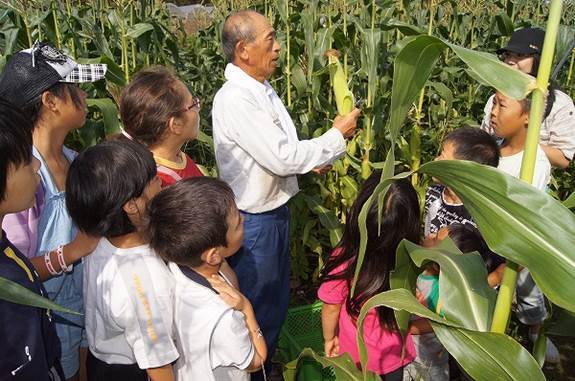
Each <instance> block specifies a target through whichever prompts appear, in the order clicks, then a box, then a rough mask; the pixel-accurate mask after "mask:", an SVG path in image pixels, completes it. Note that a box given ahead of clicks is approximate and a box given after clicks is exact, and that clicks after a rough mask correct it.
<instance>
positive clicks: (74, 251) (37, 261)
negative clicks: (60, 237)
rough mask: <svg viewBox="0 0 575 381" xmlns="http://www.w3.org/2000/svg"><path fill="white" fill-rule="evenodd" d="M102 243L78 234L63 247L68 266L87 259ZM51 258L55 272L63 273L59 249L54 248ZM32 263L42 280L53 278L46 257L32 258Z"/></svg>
mask: <svg viewBox="0 0 575 381" xmlns="http://www.w3.org/2000/svg"><path fill="white" fill-rule="evenodd" d="M99 241H100V239H99V238H95V237H90V236H89V235H87V234H85V233H82V232H78V234H77V235H76V238H74V240H73V241H72V242H70V243H68V244H67V245H63V247H62V254H63V256H64V262H65V263H66V265H67V266H70V265H71V264H73V263H75V262H76V261H78V260H79V259H80V258H82V257H85V256H86V255H88V254H90V253H91V252H92V251H94V249H95V248H96V246H97V245H98V242H99ZM48 255H49V256H50V263H51V264H52V267H53V269H54V270H55V271H57V272H59V271H62V266H61V265H60V262H59V261H58V253H57V248H54V249H53V250H52V251H50V253H49V254H48ZM30 262H32V264H33V265H34V268H35V269H36V272H37V273H38V276H39V277H40V280H42V281H45V280H47V279H50V278H52V277H53V276H54V275H52V274H50V271H49V270H48V266H47V265H46V259H45V258H44V255H39V256H37V257H34V258H30Z"/></svg>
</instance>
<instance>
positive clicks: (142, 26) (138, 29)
mask: <svg viewBox="0 0 575 381" xmlns="http://www.w3.org/2000/svg"><path fill="white" fill-rule="evenodd" d="M152 30H154V26H153V25H152V24H149V23H145V22H143V23H138V24H135V25H133V26H131V27H130V28H128V31H127V32H126V36H128V37H130V38H132V39H134V40H135V39H137V38H138V37H140V36H141V35H143V34H144V33H148V32H150V31H152Z"/></svg>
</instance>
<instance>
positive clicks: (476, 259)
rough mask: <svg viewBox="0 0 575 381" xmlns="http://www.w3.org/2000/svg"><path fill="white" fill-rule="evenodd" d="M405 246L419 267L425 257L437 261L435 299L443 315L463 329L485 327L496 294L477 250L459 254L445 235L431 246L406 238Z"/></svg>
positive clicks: (487, 327)
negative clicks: (415, 242) (436, 290)
mask: <svg viewBox="0 0 575 381" xmlns="http://www.w3.org/2000/svg"><path fill="white" fill-rule="evenodd" d="M405 249H406V250H407V251H408V252H409V255H410V257H411V259H412V260H413V261H414V262H415V264H416V265H417V266H419V267H422V266H423V265H424V264H425V263H427V262H429V261H433V262H435V263H437V264H439V267H440V268H441V272H440V274H439V301H440V303H441V310H442V311H443V313H444V316H445V317H446V318H447V319H449V320H450V321H452V322H454V323H456V324H457V325H459V326H461V327H464V328H467V329H473V330H476V331H488V330H489V327H490V326H491V318H492V316H493V310H494V308H495V299H496V297H497V295H496V293H495V291H494V290H493V289H492V288H491V287H489V285H488V284H487V271H486V269H485V262H483V259H482V258H481V256H480V255H479V254H478V253H476V252H474V253H466V254H465V255H463V254H462V253H461V251H459V249H458V248H457V247H456V246H455V244H454V243H453V241H451V239H449V238H446V239H445V240H443V241H442V242H441V243H440V244H439V245H437V246H436V247H434V248H433V249H427V248H425V247H422V246H419V245H416V244H414V243H411V242H408V241H407V242H405Z"/></svg>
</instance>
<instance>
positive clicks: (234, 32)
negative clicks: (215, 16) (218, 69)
mask: <svg viewBox="0 0 575 381" xmlns="http://www.w3.org/2000/svg"><path fill="white" fill-rule="evenodd" d="M254 14H258V13H257V12H255V11H249V10H245V11H239V12H236V13H233V14H231V15H229V16H228V17H227V18H226V21H225V22H224V28H223V30H222V48H223V50H224V56H225V57H226V61H227V62H233V61H234V58H235V53H236V45H237V44H238V42H240V41H245V42H252V41H253V40H255V38H256V36H255V31H254V30H253V28H252V24H253V22H252V21H253V19H252V17H253V16H254Z"/></svg>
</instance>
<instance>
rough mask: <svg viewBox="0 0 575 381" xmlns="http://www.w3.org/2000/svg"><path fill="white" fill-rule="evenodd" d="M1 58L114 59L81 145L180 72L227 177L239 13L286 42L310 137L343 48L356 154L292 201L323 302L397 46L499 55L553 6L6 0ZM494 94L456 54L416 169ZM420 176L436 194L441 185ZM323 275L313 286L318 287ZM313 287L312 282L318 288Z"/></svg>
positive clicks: (567, 179) (421, 137) (203, 141)
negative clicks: (221, 108) (224, 138)
mask: <svg viewBox="0 0 575 381" xmlns="http://www.w3.org/2000/svg"><path fill="white" fill-rule="evenodd" d="M180 3H181V2H180ZM0 5H1V9H0V52H1V53H2V54H1V56H0V66H3V64H4V62H5V60H6V59H7V58H8V57H9V56H10V54H12V53H14V52H16V51H18V50H20V49H23V48H27V47H29V46H30V45H31V44H32V43H33V42H34V41H35V40H47V41H50V42H51V43H53V44H55V45H56V46H58V47H60V48H62V49H64V50H66V51H67V52H69V53H70V54H71V55H73V56H74V57H77V58H78V60H79V61H82V62H104V63H107V64H108V65H109V73H108V75H107V81H106V82H105V83H104V82H100V83H96V84H94V85H90V86H89V87H87V88H86V90H87V92H88V98H89V102H88V105H89V109H90V115H89V118H88V121H87V124H86V126H85V127H84V128H83V129H81V130H78V131H76V132H75V134H74V135H73V136H71V137H70V139H69V142H68V143H69V145H71V146H72V147H74V148H75V149H77V150H81V149H82V148H84V147H87V146H90V145H93V144H96V143H97V142H98V141H100V140H101V139H104V138H105V136H106V135H109V134H112V133H115V132H117V131H118V130H119V121H118V113H117V106H116V104H117V101H118V97H119V94H120V91H121V88H122V86H124V85H125V84H126V82H127V81H129V79H130V76H131V75H132V74H133V73H134V72H136V71H138V70H139V69H140V68H142V67H146V66H150V65H166V66H170V67H172V68H173V69H174V70H175V71H176V72H177V73H178V75H179V76H180V78H181V79H182V80H183V81H184V82H185V83H187V84H188V86H189V87H190V89H191V91H192V93H193V94H194V95H196V96H198V97H200V98H201V99H202V100H203V101H204V104H205V105H206V106H205V107H203V109H202V111H201V117H202V120H201V130H202V133H201V135H200V137H199V138H198V140H196V141H194V142H190V143H189V144H188V146H187V147H186V150H187V151H188V152H189V153H190V155H191V156H192V157H193V158H194V159H195V160H196V162H198V163H199V164H201V165H202V167H203V168H204V169H205V170H206V172H208V173H210V174H212V175H216V173H217V169H216V168H215V161H214V156H213V147H212V142H211V137H210V136H211V117H210V110H211V102H212V99H213V96H214V94H215V92H216V91H217V90H218V89H219V87H220V86H221V85H222V83H223V80H224V79H223V69H224V66H225V62H224V59H223V56H222V53H221V50H220V43H219V41H220V30H221V26H222V23H223V21H224V19H225V16H226V15H228V14H229V13H230V12H231V11H233V10H238V9H243V8H248V7H249V8H253V9H257V10H259V11H260V12H262V13H264V14H265V15H266V16H267V17H268V18H269V19H270V20H271V22H272V24H273V25H274V27H275V29H276V32H277V35H278V39H279V40H280V42H281V45H282V53H281V58H280V68H281V69H278V71H277V73H276V75H275V77H274V78H273V79H272V80H271V83H272V85H273V86H274V88H275V89H276V90H277V92H278V94H280V96H281V97H282V99H283V100H284V103H285V104H286V105H287V107H288V109H289V111H290V112H291V115H292V117H293V119H294V121H295V122H296V125H297V126H298V127H299V135H300V137H301V138H302V139H305V138H311V137H314V136H318V135H320V134H321V133H323V132H324V131H325V130H326V129H327V128H329V127H330V125H331V122H330V120H331V119H332V118H333V117H334V115H335V113H336V110H335V102H334V100H333V99H332V93H331V87H330V83H329V72H328V70H327V68H326V58H325V57H324V52H325V51H326V50H327V49H329V48H335V49H337V50H339V51H340V52H341V54H342V57H341V60H342V63H343V65H344V68H345V70H346V71H347V73H348V76H349V79H350V88H351V90H352V92H353V93H354V94H355V96H356V98H360V99H361V100H362V101H363V110H364V114H363V118H362V120H360V127H361V128H360V130H359V131H358V133H357V135H356V136H355V138H354V139H353V140H352V141H351V142H350V144H349V145H348V152H347V156H346V157H345V158H344V159H343V160H340V161H338V162H337V163H336V164H335V166H334V169H333V170H332V171H331V172H330V173H328V174H327V175H326V176H324V177H321V176H317V175H312V174H310V175H306V176H302V177H300V187H301V188H302V192H301V193H300V194H299V195H298V196H296V197H295V198H294V199H293V200H292V202H291V209H292V215H293V216H294V217H293V218H292V233H291V234H292V237H291V251H292V273H293V289H294V290H296V291H295V293H294V298H292V299H293V301H294V303H301V302H302V301H307V300H310V299H313V297H314V295H313V290H315V287H313V284H314V283H313V280H314V279H315V277H316V275H317V271H318V268H319V267H320V266H321V264H322V260H323V259H324V258H325V257H326V255H328V254H329V251H330V248H331V247H333V246H334V245H335V244H336V243H337V242H338V240H339V238H340V237H341V232H342V228H341V227H342V223H345V212H346V209H347V208H348V207H349V206H350V205H351V203H352V201H353V200H354V199H355V196H356V193H357V191H358V187H359V185H360V184H361V181H362V179H365V178H366V177H367V176H368V175H369V173H370V172H371V170H373V169H374V168H378V167H380V166H381V163H382V162H383V160H384V159H385V154H386V152H387V150H388V148H389V144H390V143H389V141H388V140H386V135H387V131H386V122H387V120H388V113H389V107H390V93H391V80H392V75H393V65H392V64H393V59H394V56H395V53H396V52H397V51H398V50H399V49H400V47H401V46H402V44H404V41H405V38H406V37H409V36H411V35H415V34H420V33H427V34H432V35H434V36H436V37H439V38H442V39H445V40H447V41H450V42H452V43H455V44H458V45H461V46H464V47H467V48H471V49H476V50H483V51H488V52H494V51H495V50H496V49H498V48H499V47H501V46H502V45H503V44H504V43H505V42H506V40H507V38H508V37H509V36H510V35H511V33H512V32H513V30H514V29H516V28H520V27H526V26H540V27H544V23H545V20H546V12H547V8H546V5H545V3H544V2H532V1H523V0H516V1H509V0H508V1H468V0H465V1H449V0H445V1H437V0H428V1H409V0H404V1H398V0H378V1H375V0H373V1H369V0H356V1H341V0H339V1H325V0H322V1H320V0H305V1H288V0H276V1H263V2H262V1H257V2H254V1H247V0H240V1H222V0H217V1H213V3H212V6H213V7H212V6H210V7H209V8H198V9H197V10H196V11H194V12H191V13H190V14H188V15H187V16H185V17H175V16H173V15H171V14H170V12H169V11H168V7H167V6H166V4H164V3H163V2H162V1H158V0H156V1H152V0H140V1H135V0H116V1H112V0H97V1H93V2H84V1H72V0H66V1H46V0H30V1H24V0H22V1H0ZM574 40H575V4H574V3H572V2H566V4H565V6H564V12H563V18H562V27H561V30H560V36H559V40H558V43H557V51H556V63H559V62H563V64H562V65H561V68H560V70H559V71H558V75H557V78H556V81H557V83H558V84H559V86H560V87H561V88H562V89H563V90H564V91H565V92H566V93H568V94H570V95H571V97H573V96H574V95H575V80H574V78H573V71H574V68H573V66H574V57H575V54H573V51H570V49H569V48H570V47H572V46H573V45H572V43H573V41H574ZM491 91H492V90H491V89H490V88H488V87H486V86H484V85H482V84H481V83H479V82H477V81H476V80H474V79H473V78H471V77H470V76H469V74H468V73H467V71H466V68H465V66H464V65H463V63H462V62H461V61H460V60H459V59H458V58H457V57H456V56H455V55H454V54H449V53H447V54H445V55H443V56H442V57H441V58H440V62H439V64H438V65H436V68H435V69H434V70H433V72H432V75H431V77H430V80H429V81H428V82H427V84H426V86H425V88H424V90H423V91H422V93H421V95H420V97H419V99H418V102H416V104H414V105H413V107H412V109H411V111H410V113H409V116H408V119H407V121H406V123H407V125H408V126H406V128H404V130H403V131H404V132H405V133H404V135H403V136H401V137H400V138H399V139H400V141H399V142H398V144H399V147H400V150H399V153H398V155H397V160H398V163H397V164H399V165H400V166H403V167H404V169H405V170H413V169H417V168H418V167H419V166H420V164H422V163H425V162H427V161H429V160H432V159H433V158H434V157H435V155H436V154H437V152H438V149H439V142H440V141H441V140H442V137H443V136H444V135H445V134H446V133H447V132H449V131H451V130H452V129H455V128H458V127H461V126H468V125H470V126H473V125H477V124H478V123H479V122H480V120H481V118H482V114H483V107H484V105H485V102H486V100H487V99H488V96H489V94H490V92H491ZM572 173H573V165H571V166H570V167H569V169H568V170H566V171H556V172H555V173H554V177H553V182H552V185H551V191H552V192H553V194H554V195H555V196H556V197H557V198H559V199H565V198H566V197H567V196H568V195H570V194H571V193H572V192H573V191H574V190H575V180H574V178H573V175H572ZM416 176H417V175H414V177H413V178H412V181H413V183H414V185H416V187H417V189H418V190H419V192H420V194H421V195H423V193H424V191H425V189H426V186H427V184H428V182H429V179H427V178H425V177H423V178H422V177H416ZM310 280H311V282H310ZM310 285H312V287H310Z"/></svg>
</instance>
